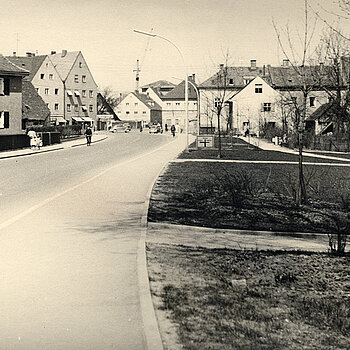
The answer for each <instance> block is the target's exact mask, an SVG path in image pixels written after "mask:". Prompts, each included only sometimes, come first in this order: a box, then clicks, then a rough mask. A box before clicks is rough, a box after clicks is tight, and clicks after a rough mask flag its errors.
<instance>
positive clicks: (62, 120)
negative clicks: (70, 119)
mask: <svg viewBox="0 0 350 350" xmlns="http://www.w3.org/2000/svg"><path fill="white" fill-rule="evenodd" d="M50 121H52V122H56V123H64V124H66V123H67V120H66V119H64V118H63V117H50Z"/></svg>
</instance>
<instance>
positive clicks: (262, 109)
mask: <svg viewBox="0 0 350 350" xmlns="http://www.w3.org/2000/svg"><path fill="white" fill-rule="evenodd" d="M260 112H264V103H262V104H261V108H260Z"/></svg>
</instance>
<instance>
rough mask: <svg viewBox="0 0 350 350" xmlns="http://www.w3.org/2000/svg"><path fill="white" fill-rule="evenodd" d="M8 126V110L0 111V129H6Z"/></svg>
mask: <svg viewBox="0 0 350 350" xmlns="http://www.w3.org/2000/svg"><path fill="white" fill-rule="evenodd" d="M9 127H10V112H5V111H3V112H0V129H8V128H9Z"/></svg>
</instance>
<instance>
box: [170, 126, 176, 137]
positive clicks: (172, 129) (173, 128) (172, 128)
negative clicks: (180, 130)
mask: <svg viewBox="0 0 350 350" xmlns="http://www.w3.org/2000/svg"><path fill="white" fill-rule="evenodd" d="M170 131H171V133H172V135H173V137H175V131H176V128H175V125H174V124H173V125H172V126H171V128H170Z"/></svg>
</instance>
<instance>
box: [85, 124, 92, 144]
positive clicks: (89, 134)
mask: <svg viewBox="0 0 350 350" xmlns="http://www.w3.org/2000/svg"><path fill="white" fill-rule="evenodd" d="M84 135H85V137H86V145H87V146H91V139H92V130H91V128H90V126H88V127H87V128H86V130H85V132H84Z"/></svg>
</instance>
